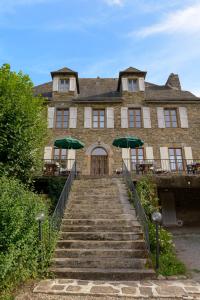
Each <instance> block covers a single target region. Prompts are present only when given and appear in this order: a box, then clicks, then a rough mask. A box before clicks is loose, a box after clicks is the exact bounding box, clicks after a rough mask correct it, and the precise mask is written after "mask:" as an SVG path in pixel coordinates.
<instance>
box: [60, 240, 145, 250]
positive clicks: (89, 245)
mask: <svg viewBox="0 0 200 300" xmlns="http://www.w3.org/2000/svg"><path fill="white" fill-rule="evenodd" d="M57 247H58V248H59V249H61V248H62V249H63V248H64V249H90V250H91V249H104V250H105V249H146V245H145V242H144V240H143V239H141V240H132V241H130V240H128V241H108V240H107V241H91V240H90V241H84V240H58V242H57Z"/></svg>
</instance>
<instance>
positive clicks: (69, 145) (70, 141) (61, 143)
mask: <svg viewBox="0 0 200 300" xmlns="http://www.w3.org/2000/svg"><path fill="white" fill-rule="evenodd" d="M54 146H55V147H57V148H60V149H82V148H84V146H85V145H84V144H83V143H82V142H81V141H79V140H77V139H74V138H72V137H70V136H66V137H65V138H63V139H59V140H56V141H55V142H54Z"/></svg>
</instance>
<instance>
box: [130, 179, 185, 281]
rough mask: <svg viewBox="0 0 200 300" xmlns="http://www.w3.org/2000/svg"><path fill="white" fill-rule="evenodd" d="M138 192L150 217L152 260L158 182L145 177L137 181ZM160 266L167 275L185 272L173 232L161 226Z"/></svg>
mask: <svg viewBox="0 0 200 300" xmlns="http://www.w3.org/2000/svg"><path fill="white" fill-rule="evenodd" d="M136 189H137V192H138V195H139V197H140V200H141V203H142V205H143V207H144V210H145V213H146V215H147V219H148V227H149V241H150V250H151V254H152V261H153V264H154V265H155V260H156V227H155V224H154V223H153V222H152V221H151V214H152V213H153V212H154V211H158V210H159V199H158V197H157V188H156V184H155V183H154V182H153V180H152V178H151V177H149V176H147V177H143V178H142V179H141V180H140V181H139V182H138V183H137V187H136ZM159 242H160V244H159V247H160V268H159V273H160V274H162V275H165V276H170V275H180V274H185V272H186V268H185V266H184V264H183V263H182V262H181V261H179V260H178V259H177V257H176V252H175V247H174V244H173V240H172V234H171V233H170V232H169V231H167V230H166V229H164V228H163V227H162V226H159Z"/></svg>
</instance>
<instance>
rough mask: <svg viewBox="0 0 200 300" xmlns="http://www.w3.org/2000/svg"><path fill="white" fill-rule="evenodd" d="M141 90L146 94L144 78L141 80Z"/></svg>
mask: <svg viewBox="0 0 200 300" xmlns="http://www.w3.org/2000/svg"><path fill="white" fill-rule="evenodd" d="M139 90H140V91H141V92H144V91H145V82H144V78H142V77H141V78H139Z"/></svg>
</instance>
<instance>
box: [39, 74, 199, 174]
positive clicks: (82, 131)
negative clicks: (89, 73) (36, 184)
mask: <svg viewBox="0 0 200 300" xmlns="http://www.w3.org/2000/svg"><path fill="white" fill-rule="evenodd" d="M145 76H146V72H142V71H139V70H137V69H134V68H129V69H127V70H125V71H122V72H120V76H119V78H113V79H111V78H110V79H103V78H96V79H94V78H93V79H86V78H78V75H77V73H76V72H74V71H72V70H69V69H67V68H64V69H61V70H59V71H57V72H53V75H52V77H53V78H52V79H53V81H54V80H55V78H57V79H56V80H60V78H69V79H70V78H74V79H75V80H74V82H73V84H75V86H73V87H72V88H71V90H70V91H66V92H62V93H60V92H59V91H58V87H57V88H56V87H55V84H54V83H53V84H52V82H49V83H46V84H43V85H40V86H37V87H35V94H42V95H43V96H44V97H46V98H47V105H48V110H49V108H55V109H54V110H52V111H51V113H50V114H49V118H50V119H51V120H50V123H51V124H50V126H49V127H50V130H51V131H52V138H51V140H50V141H49V144H48V145H47V147H52V149H53V144H54V140H55V139H58V138H62V137H65V136H72V137H75V138H77V139H79V140H81V141H83V142H84V143H85V148H84V149H82V150H78V151H76V160H77V166H78V169H79V171H80V173H81V174H85V175H90V173H91V154H92V151H93V150H94V149H95V148H96V147H102V148H104V149H105V150H106V152H107V155H108V173H109V174H110V175H112V174H114V173H115V171H116V169H120V168H121V166H122V157H123V150H122V149H118V148H116V147H114V146H112V142H113V140H114V139H115V138H116V137H120V136H122V137H123V136H127V135H133V136H137V137H139V138H141V139H142V140H143V141H144V158H145V159H147V160H148V159H151V160H152V159H154V160H160V159H162V158H164V159H168V158H169V157H168V156H166V155H168V154H166V151H165V149H167V148H181V149H182V158H183V160H184V159H185V160H186V161H192V160H194V159H199V158H200V139H199V128H200V99H199V98H198V97H196V96H194V95H193V94H192V93H190V92H186V91H183V90H181V87H180V83H179V79H178V76H177V75H174V74H173V76H175V79H174V77H173V78H170V79H169V80H168V81H167V84H166V85H163V86H158V85H155V84H152V83H148V82H145V84H144V79H145ZM170 76H172V75H170ZM128 79H134V80H136V81H137V82H138V83H137V84H138V87H137V90H136V91H127V89H128V88H127V86H125V84H127V81H125V80H128ZM172 79H173V80H172ZM177 81H178V83H177ZM124 82H125V83H124ZM169 82H170V85H169ZM70 84H71V83H70ZM173 84H174V87H173ZM56 89H57V90H56ZM53 90H54V91H53ZM72 107H73V108H77V109H75V110H73V113H74V111H75V118H76V121H75V125H74V126H72V127H76V128H66V129H62V128H60V129H58V128H55V123H56V120H55V118H56V110H57V109H63V108H65V109H67V108H68V109H70V108H72ZM86 107H87V108H91V111H92V110H99V109H100V110H104V111H105V116H106V114H107V109H108V108H112V109H111V111H112V112H113V113H114V126H113V127H114V128H106V127H107V121H109V120H106V118H105V127H104V128H98V129H95V128H85V108H86ZM122 108H140V109H141V121H142V126H141V128H122V127H124V125H122V118H123V115H122V114H123V113H122ZM143 108H145V109H146V110H145V111H144V110H143ZM158 108H161V113H163V111H162V108H163V109H166V108H172V109H176V111H177V122H178V126H177V128H159V126H160V124H159V120H158V118H159V112H158ZM76 113H77V115H76ZM146 113H147V115H146ZM71 117H72V118H73V116H71ZM108 117H109V116H108ZM91 118H92V117H91ZM145 118H148V121H147V123H145V121H146V120H145ZM163 118H164V116H163ZM90 121H91V120H90ZM112 121H113V120H112ZM162 121H163V122H165V120H164V119H163V120H162ZM111 123H112V122H111ZM125 123H127V122H125ZM73 124H74V123H73ZM144 124H146V125H145V126H146V127H150V128H144ZM111 127H112V126H111ZM160 127H161V126H160ZM147 148H148V151H147V150H146V149H147ZM50 149H51V148H47V150H48V154H46V159H47V158H48V159H50V158H53V151H52V154H50ZM162 149H163V151H165V154H164V156H163V155H162V153H161V152H162ZM125 152H126V151H125ZM147 152H148V153H147ZM125 155H126V157H125V158H127V155H128V154H127V152H126V154H125Z"/></svg>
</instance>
